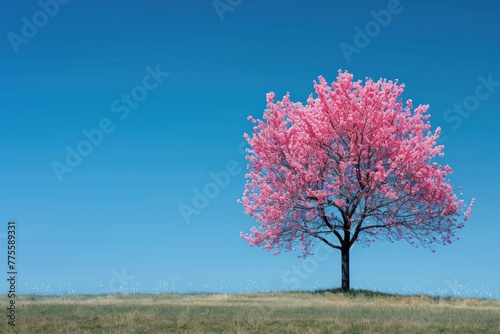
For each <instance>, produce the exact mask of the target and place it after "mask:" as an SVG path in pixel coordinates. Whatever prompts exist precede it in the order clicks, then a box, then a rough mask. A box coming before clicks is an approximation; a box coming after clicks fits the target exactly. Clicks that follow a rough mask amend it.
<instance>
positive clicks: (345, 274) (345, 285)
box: [341, 247, 351, 292]
mask: <svg viewBox="0 0 500 334" xmlns="http://www.w3.org/2000/svg"><path fill="white" fill-rule="evenodd" d="M341 254H342V255H341V256H342V291H343V292H347V291H349V289H350V288H351V279H350V276H349V247H342V249H341Z"/></svg>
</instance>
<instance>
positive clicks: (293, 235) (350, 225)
mask: <svg viewBox="0 0 500 334" xmlns="http://www.w3.org/2000/svg"><path fill="white" fill-rule="evenodd" d="M314 88H315V91H316V94H317V97H313V96H312V95H310V96H309V98H308V100H307V104H306V105H302V104H301V103H297V102H292V101H291V100H290V96H289V94H287V95H286V96H284V97H283V99H282V100H281V101H278V102H275V100H274V98H275V94H274V93H272V92H271V93H268V94H267V109H266V110H265V111H264V117H263V120H255V119H253V118H252V117H251V116H250V117H249V118H248V119H249V120H250V121H251V122H253V123H255V124H256V125H255V126H254V128H253V136H252V137H250V136H249V135H248V134H245V138H246V140H247V141H248V143H249V144H250V146H251V149H248V150H247V153H248V155H247V157H246V159H247V160H248V161H249V164H248V169H249V172H248V174H246V177H247V179H248V180H247V183H246V186H245V191H244V193H243V198H242V200H241V201H240V202H241V203H242V204H243V206H244V208H245V214H247V215H249V216H251V217H252V218H253V219H255V220H256V222H257V223H258V225H259V226H258V227H252V229H251V233H250V234H244V233H243V232H242V233H241V237H242V238H243V239H245V240H247V241H249V243H250V245H252V246H254V245H255V246H263V247H264V248H265V249H268V250H275V254H278V253H280V252H281V251H293V250H295V249H296V248H295V247H296V246H297V245H298V246H300V249H301V254H302V256H307V255H311V247H312V243H313V241H319V242H323V243H325V244H326V245H328V246H330V247H332V248H335V249H338V250H340V253H341V270H342V280H341V287H342V290H343V291H347V290H349V288H350V277H349V250H350V248H351V247H352V245H353V244H354V243H355V242H358V243H363V244H364V245H368V244H369V243H371V242H374V241H375V240H388V241H390V242H393V241H395V240H401V239H405V240H407V241H408V242H409V243H411V244H413V245H416V246H417V247H418V245H423V246H424V247H427V248H430V249H431V250H432V251H434V249H433V245H434V244H449V243H451V242H452V241H455V240H457V239H459V237H457V236H455V233H456V230H457V229H461V228H462V227H463V226H464V223H465V221H467V219H468V218H469V216H470V211H471V207H472V204H473V202H474V199H472V201H471V202H470V204H469V205H468V206H467V205H465V204H464V201H463V200H459V199H458V198H457V196H456V195H455V194H454V188H453V186H452V185H451V184H450V181H449V180H448V179H447V175H448V174H451V173H452V169H451V168H450V167H449V166H448V165H445V166H442V165H439V164H437V163H436V162H435V161H433V160H435V157H436V156H443V147H444V146H443V145H437V144H436V140H437V139H438V137H439V133H440V128H437V129H436V131H435V132H434V133H432V132H431V131H430V127H431V126H430V123H429V121H428V119H429V117H430V116H429V115H428V114H426V111H427V109H428V107H429V106H428V105H419V106H418V107H417V108H415V109H414V110H413V111H412V101H411V100H407V101H406V104H405V105H403V102H402V100H401V98H400V95H401V94H402V93H403V90H404V85H398V81H397V80H396V81H394V82H393V81H388V80H386V79H383V80H382V79H380V80H379V81H377V82H374V81H372V80H371V79H369V78H367V79H366V81H365V83H364V85H363V84H362V83H361V81H357V82H354V81H353V75H352V74H350V73H348V72H342V71H339V74H338V77H337V81H335V82H333V83H332V85H331V86H329V85H328V84H327V82H326V81H325V79H324V78H323V77H319V83H317V82H315V84H314Z"/></svg>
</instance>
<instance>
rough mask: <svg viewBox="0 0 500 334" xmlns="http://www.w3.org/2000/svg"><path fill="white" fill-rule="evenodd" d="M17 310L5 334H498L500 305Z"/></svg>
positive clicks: (279, 303) (253, 300) (157, 303)
mask: <svg viewBox="0 0 500 334" xmlns="http://www.w3.org/2000/svg"><path fill="white" fill-rule="evenodd" d="M0 300H1V302H2V305H7V299H6V297H2V298H0ZM17 304H18V309H17V321H16V324H17V325H16V326H15V327H16V328H15V330H13V329H12V328H11V327H12V326H8V325H7V321H6V320H4V321H3V322H2V324H1V325H0V332H1V333H10V332H15V333H500V301H498V300H476V299H455V298H434V297H428V296H395V295H384V294H380V293H372V292H367V291H354V292H351V293H349V294H344V293H340V292H337V291H323V292H309V293H306V292H304V293H302V292H276V293H248V294H164V295H100V296H92V295H74V296H71V295H70V296H54V297H48V296H20V297H19V298H18V300H17ZM2 309H4V313H5V316H4V319H6V308H4V307H2Z"/></svg>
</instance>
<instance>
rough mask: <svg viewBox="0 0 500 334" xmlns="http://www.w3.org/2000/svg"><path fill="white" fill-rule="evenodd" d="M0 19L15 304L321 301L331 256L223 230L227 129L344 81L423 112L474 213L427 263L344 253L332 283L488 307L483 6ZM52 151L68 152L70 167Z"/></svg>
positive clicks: (490, 267) (313, 4)
mask: <svg viewBox="0 0 500 334" xmlns="http://www.w3.org/2000/svg"><path fill="white" fill-rule="evenodd" d="M214 3H215V5H216V6H214ZM1 6H2V8H1V10H0V16H1V20H0V27H1V32H2V34H3V36H4V37H3V38H2V42H1V44H0V47H1V53H0V57H1V58H0V60H1V61H0V78H1V79H0V104H1V109H0V112H1V122H0V143H1V148H2V149H1V150H0V161H1V167H0V189H1V190H2V191H1V192H0V207H1V210H0V222H2V223H1V225H0V226H2V225H3V226H4V227H1V229H0V241H1V243H0V247H1V248H2V249H4V250H3V251H5V252H6V250H5V247H6V245H5V243H6V242H5V235H6V231H7V221H9V220H15V221H16V222H17V236H18V248H19V253H18V258H17V262H18V272H19V282H18V289H19V291H20V292H22V293H73V292H81V293H107V292H132V291H139V292H161V291H178V292H189V291H214V292H220V291H224V292H225V291H229V292H244V291H256V290H259V291H269V290H288V289H294V288H297V289H316V288H318V289H319V288H331V287H338V286H339V284H340V254H339V253H338V252H337V251H333V250H332V252H331V253H328V252H326V250H324V249H317V251H318V252H317V253H318V254H317V255H316V256H315V257H311V258H309V259H308V260H305V261H304V260H302V259H299V258H297V255H298V254H293V253H292V254H290V253H288V254H281V255H279V256H273V255H272V253H269V252H267V251H264V250H261V249H259V248H252V247H249V246H248V245H247V242H246V241H244V240H242V239H241V238H240V237H239V233H240V231H244V232H247V231H248V230H249V229H250V227H251V226H252V225H253V224H254V222H253V221H252V220H251V218H249V217H247V216H245V215H244V214H243V208H242V207H241V206H240V205H239V204H237V203H236V200H237V199H238V198H239V197H240V196H241V194H242V192H243V189H244V183H245V179H244V174H245V167H246V162H245V159H244V154H242V152H241V149H242V146H241V145H240V144H241V143H242V142H243V133H244V132H250V131H251V130H252V124H251V123H250V122H248V121H247V119H246V117H247V116H248V115H252V116H254V117H255V118H260V117H261V116H262V113H263V111H264V108H265V94H266V93H267V92H269V91H274V92H275V93H276V95H277V96H278V97H280V96H283V95H284V94H286V92H290V93H291V96H292V99H293V100H295V101H302V102H305V100H306V98H307V96H308V95H309V94H310V93H312V92H313V80H315V79H317V77H318V76H319V75H323V76H324V77H325V78H326V79H327V80H328V81H329V82H331V81H333V80H335V78H336V74H337V71H338V70H339V69H346V70H348V71H350V72H352V73H353V74H354V75H355V78H357V79H364V78H365V77H371V78H373V79H378V78H380V77H385V78H388V79H396V78H397V79H399V81H400V82H402V83H405V85H406V90H405V93H404V96H403V98H404V99H407V98H411V99H413V101H414V105H418V104H430V110H429V112H430V114H431V115H432V117H431V124H432V125H433V127H436V126H441V127H442V129H443V136H446V139H445V140H444V144H445V146H446V148H445V154H446V155H445V157H444V158H442V159H440V160H439V162H440V163H443V164H445V163H446V164H450V165H451V167H452V168H453V169H454V174H453V175H452V182H453V184H455V185H456V186H458V185H461V186H462V187H463V190H462V191H463V193H464V194H463V197H464V199H466V200H467V201H468V200H470V198H472V197H475V198H476V199H477V201H476V204H475V206H474V208H473V211H472V217H471V220H470V222H469V223H468V224H467V225H466V228H465V229H464V230H462V231H461V233H460V237H461V239H462V240H461V241H458V242H456V243H453V244H452V245H449V246H446V247H438V248H437V252H436V253H431V252H430V251H428V250H425V249H420V248H418V249H416V248H414V247H412V246H410V245H408V244H405V243H404V242H399V243H395V244H390V243H376V244H375V245H373V246H372V247H370V248H363V247H361V246H355V247H354V248H353V249H352V253H351V254H352V255H351V261H352V262H351V286H352V287H353V288H370V289H379V290H382V291H393V292H398V293H418V292H426V293H436V294H440V293H443V294H458V293H460V294H462V295H464V294H468V295H478V296H483V297H495V298H500V297H499V296H500V283H499V282H500V269H499V268H500V257H499V256H498V255H500V246H499V245H500V243H499V241H500V237H499V236H500V224H499V223H500V221H499V218H498V214H497V208H498V202H499V201H500V197H499V195H498V187H499V185H500V176H499V173H498V165H499V163H500V161H499V157H498V145H499V131H498V124H499V122H500V114H499V113H498V106H499V105H500V83H499V82H500V67H499V65H498V59H500V48H499V47H498V44H499V42H500V26H499V25H498V24H497V22H499V21H500V5H499V4H498V3H497V2H495V1H483V2H481V5H478V4H477V3H473V2H472V1H439V2H436V1H430V0H427V1H424V0H422V1H410V0H401V1H400V2H398V1H394V0H391V1H385V0H384V1H359V2H355V3H352V4H351V3H342V4H336V3H335V2H332V1H326V0H324V1H323V0H314V1H309V2H303V1H295V2H293V3H290V2H289V1H287V2H283V1H280V2H274V3H269V2H264V1H259V0H257V1H247V0H243V1H224V0H221V1H218V2H213V1H210V0H207V1H200V0H192V1H175V2H173V1H172V2H166V1H153V0H145V1H141V2H139V1H128V0H127V1H121V2H120V4H119V5H117V4H115V3H112V2H111V1H104V2H102V1H101V2H97V1H85V2H84V1H77V0H73V1H66V2H65V1H62V0H60V2H55V0H54V1H49V0H46V1H44V0H42V1H40V2H35V1H30V2H22V3H20V2H17V1H13V0H7V1H4V2H3V3H2V5H1ZM44 8H45V9H44ZM381 11H382V12H381ZM384 14H385V16H384ZM387 14H388V15H387ZM377 19H378V21H377ZM360 31H361V33H360ZM361 34H363V35H364V36H363V35H361ZM346 48H347V49H346ZM346 50H348V51H346ZM167 73H168V74H167ZM454 105H456V106H455V107H454ZM460 105H462V107H460ZM460 108H461V109H460ZM95 129H98V130H95ZM84 132H88V133H91V134H94V135H93V136H94V137H92V138H93V141H94V143H95V144H92V143H90V146H89V145H88V139H87V138H86V136H85V134H84ZM85 141H87V144H86V142H85ZM68 149H69V150H77V151H78V150H80V151H81V152H83V154H85V156H83V157H81V161H78V159H77V158H74V157H73V158H71V159H73V160H71V161H72V165H73V166H69V165H68V164H67V161H66V158H67V154H68ZM54 162H57V163H59V164H60V165H57V164H56V165H57V166H59V168H60V166H62V165H66V166H67V169H63V170H59V174H58V172H56V171H55V170H54ZM224 171H226V172H224ZM223 172H224V173H227V174H224V173H223ZM221 173H222V174H224V175H227V176H228V177H226V178H223V177H222V176H220V178H221V179H220V180H219V184H218V185H217V183H215V182H214V181H213V175H222V174H221ZM214 184H215V185H216V186H215V187H214ZM198 191H200V192H202V193H203V192H206V191H208V192H209V193H210V194H211V195H210V197H211V198H208V199H207V201H205V202H204V201H202V200H200V199H199V198H197V197H196V194H197V192H198ZM193 201H195V202H196V203H193ZM195 204H196V205H197V207H198V208H196V207H195ZM187 206H190V207H192V208H193V210H196V211H193V212H192V214H191V215H188V216H189V217H187V216H186V214H185V215H184V217H183V215H182V214H181V210H180V208H186V207H187ZM186 217H187V218H186ZM2 263H4V262H2ZM4 267H5V266H4ZM2 284H4V287H5V288H6V285H5V284H6V283H5V282H4V283H2Z"/></svg>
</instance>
